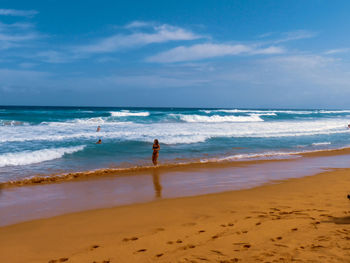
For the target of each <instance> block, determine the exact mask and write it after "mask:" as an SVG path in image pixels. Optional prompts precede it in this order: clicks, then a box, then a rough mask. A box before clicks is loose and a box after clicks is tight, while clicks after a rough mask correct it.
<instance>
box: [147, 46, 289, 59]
mask: <svg viewBox="0 0 350 263" xmlns="http://www.w3.org/2000/svg"><path fill="white" fill-rule="evenodd" d="M283 52H284V50H283V49H282V48H280V47H274V46H271V47H267V48H257V47H254V46H248V45H243V44H236V45H229V44H210V43H208V44H196V45H192V46H189V47H186V46H180V47H176V48H173V49H170V50H168V51H165V52H161V53H159V54H156V55H154V56H151V57H149V58H147V59H146V60H147V61H148V62H159V63H171V62H181V61H194V60H201V59H208V58H213V57H222V56H233V55H244V54H245V55H256V54H281V53H283Z"/></svg>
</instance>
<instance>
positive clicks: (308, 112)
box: [200, 109, 315, 114]
mask: <svg viewBox="0 0 350 263" xmlns="http://www.w3.org/2000/svg"><path fill="white" fill-rule="evenodd" d="M200 111H201V112H205V113H207V114H209V113H215V112H225V113H262V114H268V113H285V114H312V113H315V111H313V110H308V111H302V110H239V109H218V110H200Z"/></svg>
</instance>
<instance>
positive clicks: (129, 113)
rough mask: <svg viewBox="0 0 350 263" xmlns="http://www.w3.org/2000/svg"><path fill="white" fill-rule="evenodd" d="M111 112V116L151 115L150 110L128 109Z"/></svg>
mask: <svg viewBox="0 0 350 263" xmlns="http://www.w3.org/2000/svg"><path fill="white" fill-rule="evenodd" d="M110 113H111V116H113V117H129V116H140V117H147V116H149V115H150V113H149V112H148V111H141V112H130V111H128V110H123V111H111V112H110Z"/></svg>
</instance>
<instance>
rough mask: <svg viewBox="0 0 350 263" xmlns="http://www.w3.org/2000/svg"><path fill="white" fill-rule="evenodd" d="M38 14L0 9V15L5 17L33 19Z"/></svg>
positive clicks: (34, 11)
mask: <svg viewBox="0 0 350 263" xmlns="http://www.w3.org/2000/svg"><path fill="white" fill-rule="evenodd" d="M38 13H39V12H38V11H36V10H17V9H0V15H3V16H23V17H33V16H35V15H36V14H38Z"/></svg>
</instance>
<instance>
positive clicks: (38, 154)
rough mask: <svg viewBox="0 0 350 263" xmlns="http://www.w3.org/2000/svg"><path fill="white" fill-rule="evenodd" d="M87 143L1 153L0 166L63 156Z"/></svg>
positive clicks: (76, 150) (30, 162) (48, 159)
mask: <svg viewBox="0 0 350 263" xmlns="http://www.w3.org/2000/svg"><path fill="white" fill-rule="evenodd" d="M84 148H85V145H80V146H74V147H61V148H51V149H44V150H37V151H24V152H18V153H6V154H2V155H0V167H4V166H17V165H28V164H34V163H41V162H44V161H50V160H54V159H58V158H61V157H62V156H63V155H65V154H72V153H75V152H78V151H81V150H83V149H84Z"/></svg>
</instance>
